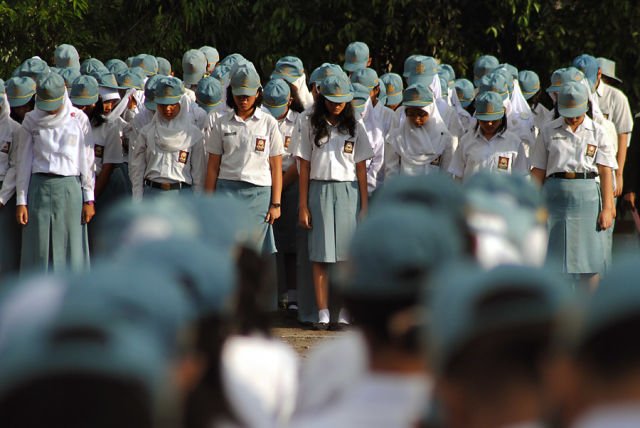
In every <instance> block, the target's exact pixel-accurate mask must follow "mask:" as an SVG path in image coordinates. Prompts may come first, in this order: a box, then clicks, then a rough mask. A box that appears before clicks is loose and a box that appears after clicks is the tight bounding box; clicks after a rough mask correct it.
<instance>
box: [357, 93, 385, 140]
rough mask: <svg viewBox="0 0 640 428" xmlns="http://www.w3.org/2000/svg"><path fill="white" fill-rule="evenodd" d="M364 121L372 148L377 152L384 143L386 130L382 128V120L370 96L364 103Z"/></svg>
mask: <svg viewBox="0 0 640 428" xmlns="http://www.w3.org/2000/svg"><path fill="white" fill-rule="evenodd" d="M362 121H363V122H364V128H365V130H366V131H367V136H368V137H369V143H370V144H371V148H372V149H373V151H374V152H376V151H377V148H379V147H382V146H383V145H384V131H383V129H382V121H381V120H380V118H379V117H378V115H377V113H376V111H375V110H374V108H373V103H372V102H371V98H368V99H367V102H366V103H365V105H364V111H363V112H362Z"/></svg>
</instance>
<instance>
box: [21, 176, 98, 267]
mask: <svg viewBox="0 0 640 428" xmlns="http://www.w3.org/2000/svg"><path fill="white" fill-rule="evenodd" d="M28 208H29V222H28V224H27V225H26V226H25V227H24V228H23V229H22V252H21V259H20V267H21V269H22V270H25V269H35V270H39V271H45V272H47V271H62V270H65V269H70V270H72V271H83V270H87V269H88V268H89V243H88V239H87V225H86V224H82V189H81V187H80V178H79V177H62V176H53V175H46V174H32V175H31V181H30V183H29V205H28Z"/></svg>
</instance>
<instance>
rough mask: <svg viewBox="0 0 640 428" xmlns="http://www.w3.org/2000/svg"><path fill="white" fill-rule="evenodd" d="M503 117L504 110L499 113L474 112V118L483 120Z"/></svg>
mask: <svg viewBox="0 0 640 428" xmlns="http://www.w3.org/2000/svg"><path fill="white" fill-rule="evenodd" d="M503 117H504V111H502V112H500V113H478V112H476V119H478V120H481V121H483V122H488V121H492V120H498V119H502V118H503Z"/></svg>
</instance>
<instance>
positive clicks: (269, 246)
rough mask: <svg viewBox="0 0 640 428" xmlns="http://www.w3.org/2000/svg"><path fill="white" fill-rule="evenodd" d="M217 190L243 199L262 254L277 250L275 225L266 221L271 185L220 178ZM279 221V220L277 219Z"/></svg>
mask: <svg viewBox="0 0 640 428" xmlns="http://www.w3.org/2000/svg"><path fill="white" fill-rule="evenodd" d="M216 192H218V193H219V194H220V195H228V196H231V197H234V198H236V199H239V200H241V201H242V202H243V203H245V204H246V206H247V209H248V210H249V221H251V223H252V224H253V225H254V226H255V229H254V231H253V235H252V237H253V241H254V242H255V243H256V245H257V248H258V249H262V254H273V253H275V252H276V241H275V239H274V236H273V226H272V225H270V224H269V223H267V222H265V221H264V218H265V216H266V215H267V212H268V211H269V206H270V205H271V186H256V185H255V184H251V183H247V182H245V181H235V180H223V179H218V181H217V183H216ZM276 221H278V220H276Z"/></svg>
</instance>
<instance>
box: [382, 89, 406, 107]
mask: <svg viewBox="0 0 640 428" xmlns="http://www.w3.org/2000/svg"><path fill="white" fill-rule="evenodd" d="M401 103H402V92H398V94H396V95H387V102H386V105H388V106H395V105H398V104H401Z"/></svg>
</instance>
